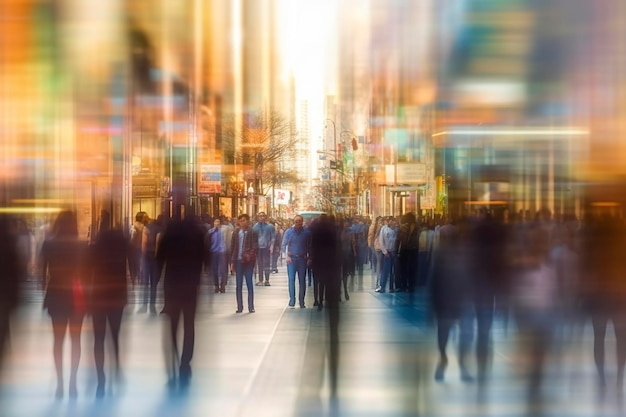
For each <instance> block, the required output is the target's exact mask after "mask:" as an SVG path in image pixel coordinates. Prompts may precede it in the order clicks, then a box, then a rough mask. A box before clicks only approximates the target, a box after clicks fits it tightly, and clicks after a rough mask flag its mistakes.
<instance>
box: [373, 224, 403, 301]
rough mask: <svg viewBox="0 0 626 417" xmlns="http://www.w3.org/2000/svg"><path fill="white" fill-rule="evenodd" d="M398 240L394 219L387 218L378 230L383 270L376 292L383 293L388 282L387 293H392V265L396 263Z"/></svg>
mask: <svg viewBox="0 0 626 417" xmlns="http://www.w3.org/2000/svg"><path fill="white" fill-rule="evenodd" d="M397 238H398V228H397V222H396V219H394V218H393V217H390V218H389V221H388V222H387V224H386V225H385V226H383V227H382V228H381V229H380V236H379V242H380V250H381V251H382V253H383V268H382V271H381V275H380V287H378V288H376V292H385V291H386V287H387V281H388V280H389V292H393V291H394V279H393V274H394V264H395V263H396V257H397V251H396V243H397V242H396V240H397Z"/></svg>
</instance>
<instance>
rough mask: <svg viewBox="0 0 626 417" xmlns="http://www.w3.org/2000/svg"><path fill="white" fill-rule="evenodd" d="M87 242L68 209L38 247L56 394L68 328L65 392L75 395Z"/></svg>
mask: <svg viewBox="0 0 626 417" xmlns="http://www.w3.org/2000/svg"><path fill="white" fill-rule="evenodd" d="M87 250H88V247H87V243H86V242H82V241H80V240H79V239H78V222H77V220H76V215H75V214H74V213H73V212H71V211H62V212H60V213H59V215H58V216H57V218H56V220H55V222H54V226H53V228H52V238H50V239H48V240H46V241H45V242H44V243H43V246H42V248H41V261H42V266H41V271H42V272H43V274H44V277H46V278H47V279H46V281H47V285H46V294H45V296H44V301H43V307H44V308H45V309H47V310H48V314H49V315H50V319H51V320H52V332H53V356H54V366H55V369H56V375H57V388H56V397H57V398H62V397H63V395H64V393H63V391H64V390H63V342H64V340H65V334H66V332H67V330H68V328H69V333H70V341H71V344H72V359H71V361H72V363H71V371H70V385H69V395H70V397H72V398H75V397H77V396H78V390H77V385H76V377H77V374H78V365H79V364H80V355H81V346H80V335H81V330H82V325H83V317H84V315H85V298H84V292H83V291H84V290H83V288H84V278H85V261H86V259H85V258H86V256H87Z"/></svg>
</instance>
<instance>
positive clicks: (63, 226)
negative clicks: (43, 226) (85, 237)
mask: <svg viewBox="0 0 626 417" xmlns="http://www.w3.org/2000/svg"><path fill="white" fill-rule="evenodd" d="M52 233H53V234H54V236H56V237H73V238H75V237H78V221H77V220H76V216H75V215H74V212H72V211H69V210H66V211H62V212H60V213H59V215H58V216H57V218H56V220H55V222H54V226H52Z"/></svg>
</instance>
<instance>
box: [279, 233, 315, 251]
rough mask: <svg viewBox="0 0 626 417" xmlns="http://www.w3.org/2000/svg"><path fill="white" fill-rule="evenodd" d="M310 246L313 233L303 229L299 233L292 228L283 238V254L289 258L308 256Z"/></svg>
mask: <svg viewBox="0 0 626 417" xmlns="http://www.w3.org/2000/svg"><path fill="white" fill-rule="evenodd" d="M309 246H311V231H310V230H309V229H307V228H306V227H303V228H302V229H301V230H300V231H299V232H297V231H296V228H295V227H293V226H292V227H290V228H289V229H287V231H286V232H285V236H284V237H283V247H282V251H283V253H287V255H288V256H291V255H294V256H302V257H305V256H308V254H309ZM287 251H288V252H287Z"/></svg>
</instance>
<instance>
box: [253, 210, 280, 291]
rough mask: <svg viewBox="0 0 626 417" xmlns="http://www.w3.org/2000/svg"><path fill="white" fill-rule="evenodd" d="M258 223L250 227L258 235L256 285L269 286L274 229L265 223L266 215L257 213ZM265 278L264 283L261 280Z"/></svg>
mask: <svg viewBox="0 0 626 417" xmlns="http://www.w3.org/2000/svg"><path fill="white" fill-rule="evenodd" d="M257 217H258V219H259V221H258V222H257V223H256V224H255V225H254V227H252V230H254V231H255V232H256V233H257V235H259V251H258V252H257V270H258V274H259V280H258V282H257V283H256V285H265V286H266V287H269V285H270V256H271V255H272V251H273V250H274V239H276V229H274V226H273V225H272V224H268V223H267V215H266V214H265V213H264V212H262V211H261V212H259V214H258V215H257ZM264 277H265V281H263V278H264Z"/></svg>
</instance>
